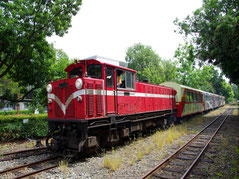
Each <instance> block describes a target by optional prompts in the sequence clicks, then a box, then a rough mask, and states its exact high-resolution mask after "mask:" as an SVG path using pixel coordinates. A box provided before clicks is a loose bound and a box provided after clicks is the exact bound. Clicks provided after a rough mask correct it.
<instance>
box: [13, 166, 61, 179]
mask: <svg viewBox="0 0 239 179" xmlns="http://www.w3.org/2000/svg"><path fill="white" fill-rule="evenodd" d="M56 167H58V165H53V166H50V167H47V168H43V169H40V170H36V171H33V172H30V173H27V174H23V175H21V176H18V177H15V178H14V179H19V178H25V177H29V176H32V175H36V174H38V173H41V172H44V171H47V170H51V169H53V168H56Z"/></svg>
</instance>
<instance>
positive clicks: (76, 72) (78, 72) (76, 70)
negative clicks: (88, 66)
mask: <svg viewBox="0 0 239 179" xmlns="http://www.w3.org/2000/svg"><path fill="white" fill-rule="evenodd" d="M69 75H70V78H75V77H77V76H79V77H82V67H78V68H74V69H73V70H71V71H70V73H69Z"/></svg>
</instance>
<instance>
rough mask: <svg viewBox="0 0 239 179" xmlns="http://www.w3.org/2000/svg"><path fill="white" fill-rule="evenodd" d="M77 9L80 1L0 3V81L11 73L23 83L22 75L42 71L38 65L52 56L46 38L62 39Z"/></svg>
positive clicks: (26, 0) (56, 0)
mask: <svg viewBox="0 0 239 179" xmlns="http://www.w3.org/2000/svg"><path fill="white" fill-rule="evenodd" d="M80 5H81V0H54V1H53V0H49V1H46V0H42V1H31V0H18V1H15V0H8V1H1V2H0V24H1V26H0V78H2V77H3V76H5V75H6V74H8V73H9V72H11V73H10V75H11V77H13V78H16V79H14V80H16V81H18V80H20V81H21V82H23V83H25V82H26V81H28V79H27V78H25V77H26V75H25V76H24V77H21V76H22V75H24V74H25V73H29V74H28V75H29V76H30V75H31V74H32V72H33V71H34V70H36V71H43V70H45V69H41V63H42V62H43V61H44V60H46V59H47V58H51V56H52V54H51V51H52V50H51V47H50V45H49V44H48V42H47V41H46V37H49V36H51V35H52V34H53V33H55V34H56V35H59V36H63V35H64V34H65V33H66V32H67V30H68V29H69V27H71V18H72V16H73V15H76V13H77V12H78V10H79V6H80ZM13 68H14V69H13ZM22 72H24V73H22ZM14 73H15V74H14ZM20 78H21V79H20Z"/></svg>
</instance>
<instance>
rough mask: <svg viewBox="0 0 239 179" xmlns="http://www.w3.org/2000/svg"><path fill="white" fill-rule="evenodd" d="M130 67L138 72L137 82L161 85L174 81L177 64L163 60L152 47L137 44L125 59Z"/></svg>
mask: <svg viewBox="0 0 239 179" xmlns="http://www.w3.org/2000/svg"><path fill="white" fill-rule="evenodd" d="M125 60H126V62H128V67H129V68H131V69H134V70H136V71H137V80H139V81H143V80H144V79H148V81H149V83H152V84H160V83H162V82H165V81H174V79H175V78H176V76H177V75H176V71H177V68H176V63H174V62H170V61H169V60H162V59H161V58H160V57H159V55H158V54H157V53H155V52H154V50H153V49H152V47H150V46H145V45H143V44H141V43H137V44H135V45H133V46H132V47H129V48H128V50H127V52H126V57H125Z"/></svg>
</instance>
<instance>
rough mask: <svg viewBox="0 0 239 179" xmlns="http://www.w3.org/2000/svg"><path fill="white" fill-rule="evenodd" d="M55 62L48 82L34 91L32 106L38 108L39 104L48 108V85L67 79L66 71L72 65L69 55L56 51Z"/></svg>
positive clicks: (50, 69) (49, 72)
mask: <svg viewBox="0 0 239 179" xmlns="http://www.w3.org/2000/svg"><path fill="white" fill-rule="evenodd" d="M54 51H55V56H54V59H55V60H54V62H53V63H51V64H50V66H49V71H48V74H47V76H46V78H47V79H48V81H44V83H42V85H41V86H40V87H39V88H38V89H37V90H34V91H33V94H32V100H33V101H32V104H31V105H32V106H34V107H38V106H39V104H40V105H43V106H46V104H47V92H46V85H47V83H49V82H50V81H55V80H57V79H64V78H67V73H66V72H65V71H64V70H65V68H66V67H67V66H68V65H70V64H71V63H72V61H71V60H70V59H69V57H68V56H67V54H66V53H65V52H64V51H63V50H61V49H55V50H54Z"/></svg>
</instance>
